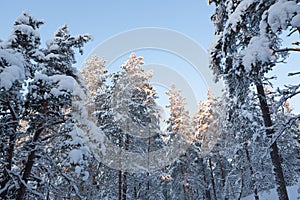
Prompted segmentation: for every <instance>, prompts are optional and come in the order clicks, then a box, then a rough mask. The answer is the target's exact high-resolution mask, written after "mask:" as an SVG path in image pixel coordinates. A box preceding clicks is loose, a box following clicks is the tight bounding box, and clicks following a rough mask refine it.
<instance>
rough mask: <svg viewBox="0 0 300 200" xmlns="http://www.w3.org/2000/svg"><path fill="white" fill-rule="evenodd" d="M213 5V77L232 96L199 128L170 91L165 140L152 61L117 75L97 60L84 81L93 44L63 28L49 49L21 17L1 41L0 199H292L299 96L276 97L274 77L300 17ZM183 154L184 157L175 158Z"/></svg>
mask: <svg viewBox="0 0 300 200" xmlns="http://www.w3.org/2000/svg"><path fill="white" fill-rule="evenodd" d="M209 3H214V4H215V6H216V7H215V13H214V14H213V16H212V21H213V22H214V24H215V28H216V31H215V35H216V39H215V43H214V44H213V45H212V48H211V49H210V57H211V62H210V67H211V69H212V70H213V71H214V73H215V75H216V78H217V79H222V80H224V82H225V88H224V93H223V94H222V95H223V96H222V97H214V96H212V95H211V92H210V91H208V93H207V99H206V100H205V101H201V102H199V106H198V111H197V112H196V114H195V115H194V116H190V114H189V112H188V111H187V110H186V108H185V99H184V97H182V96H181V92H180V90H178V89H177V88H176V86H175V85H173V86H171V87H170V89H169V90H168V91H167V93H166V95H167V96H168V98H169V104H168V106H167V107H166V109H169V113H170V115H169V117H168V119H167V120H166V124H167V128H166V129H165V130H163V129H161V128H160V120H161V116H160V109H159V106H158V105H157V103H156V99H157V98H158V94H157V92H156V90H155V89H154V87H153V86H152V85H151V81H150V79H151V77H152V73H151V72H147V71H145V70H144V69H143V64H144V60H143V58H142V57H140V56H136V55H135V54H134V53H132V54H130V56H129V59H128V60H127V61H125V62H124V64H122V65H121V66H120V69H119V71H117V72H114V73H111V72H109V71H108V70H107V69H106V63H105V60H104V59H100V58H99V57H97V56H92V57H91V58H90V59H89V60H88V61H87V62H86V63H85V66H84V67H83V68H82V69H81V70H80V71H78V70H77V69H76V68H74V67H73V64H74V63H75V62H76V61H75V50H76V49H78V50H79V52H80V53H82V48H83V46H84V44H85V43H86V42H88V41H89V40H90V39H91V36H90V35H77V36H73V35H71V34H70V32H69V29H68V27H67V26H63V27H60V28H59V29H58V30H57V31H56V32H55V34H54V37H53V38H52V39H50V40H49V41H47V42H46V45H45V47H42V45H41V43H40V41H41V38H40V36H39V33H38V29H39V27H40V26H41V25H42V24H43V23H44V22H43V21H41V20H37V19H35V18H34V17H33V16H31V15H30V14H28V13H23V14H22V15H21V16H20V17H18V18H17V19H16V21H15V24H14V26H13V32H12V34H11V35H10V36H9V38H8V39H7V40H3V41H2V40H1V41H0V199H20V200H21V199H118V200H126V199H127V200H130V199H156V200H159V199H161V200H164V199H185V200H190V199H206V200H210V199H214V200H216V199H225V200H230V199H241V198H242V197H245V196H248V195H254V198H255V199H256V200H258V199H259V198H260V195H259V193H260V192H261V191H264V190H269V189H272V188H277V192H278V196H279V198H280V199H288V194H287V191H286V187H287V186H291V185H295V184H299V182H297V181H299V177H300V156H299V155H300V127H299V125H300V124H299V118H300V117H299V115H296V114H294V113H293V110H292V108H291V107H290V105H289V103H288V100H289V99H290V98H292V97H294V96H296V95H297V94H299V93H300V91H299V89H300V85H289V86H286V88H277V89H274V88H272V85H271V84H269V83H270V82H271V81H272V80H270V79H268V78H267V74H268V72H270V71H272V69H273V67H274V66H275V65H276V64H277V63H279V62H282V60H284V59H286V58H287V56H288V53H289V52H290V51H294V50H297V48H281V39H282V32H283V31H284V30H287V29H288V28H290V31H291V32H292V33H295V32H296V31H298V30H299V27H300V5H299V3H298V2H297V1H288V0H278V1H276V0H272V1H258V0H234V1H230V0H222V1H217V0H210V1H209ZM283 8H284V9H283ZM249 12H251V13H256V14H255V15H249ZM295 74H296V75H297V73H294V75H295ZM178 141H181V142H182V143H181V142H178ZM174 144H176V145H178V146H176V147H182V146H184V147H186V148H185V149H184V152H183V153H181V154H180V155H177V153H178V149H180V148H167V147H169V146H172V145H174ZM112 147H114V148H112ZM161 150H165V152H163V153H161V152H162V151H161ZM126 152H132V153H133V154H134V155H139V156H140V157H141V158H142V159H143V161H144V162H137V163H135V162H133V161H132V160H130V159H129V158H128V156H127V154H126ZM154 152H160V154H159V156H160V157H157V158H155V159H154V158H153V153H154ZM172 154H174V155H177V156H176V157H174V158H173V159H171V162H168V161H169V160H168V161H167V160H166V159H167V158H165V157H168V156H169V157H170V155H172ZM162 155H164V156H165V157H164V156H162ZM154 157H155V156H154ZM171 157H172V156H171ZM168 159H169V158H168ZM135 164H137V165H135ZM157 166H160V167H158V168H157ZM155 167H156V168H155ZM133 169H134V170H133Z"/></svg>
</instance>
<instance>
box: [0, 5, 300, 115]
mask: <svg viewBox="0 0 300 200" xmlns="http://www.w3.org/2000/svg"><path fill="white" fill-rule="evenodd" d="M22 11H28V12H29V13H31V14H32V15H33V16H35V17H36V18H38V19H44V21H45V24H44V25H43V26H42V27H41V28H40V34H41V37H42V42H43V43H44V42H45V41H46V40H48V39H50V38H51V36H52V35H53V33H54V32H55V31H56V30H57V27H59V26H61V25H64V24H67V25H68V26H69V28H70V30H71V33H72V34H79V33H90V34H92V36H93V38H94V39H93V41H92V42H89V43H88V44H87V45H86V46H85V48H84V52H85V54H84V55H83V56H77V61H78V63H77V64H76V65H77V67H81V66H82V65H83V62H84V60H85V59H86V58H87V56H88V55H89V53H91V52H92V50H93V49H94V48H95V47H96V46H97V45H98V44H100V43H101V42H103V41H105V40H106V39H107V38H109V37H111V36H113V35H115V34H118V33H121V32H124V31H128V30H131V29H135V28H142V27H159V28H168V29H172V30H175V31H178V32H180V33H183V34H185V35H186V36H188V37H190V38H192V39H193V40H195V41H196V42H197V43H198V44H200V45H201V46H202V47H203V48H204V49H205V50H207V49H208V48H209V45H210V42H211V40H212V39H213V38H214V28H213V24H212V22H211V21H210V15H211V14H212V12H213V7H211V6H208V5H207V4H206V1H205V0H186V1H184V0H151V1H150V0H144V1H141V0H127V1H121V0H119V1H117V0H85V1H58V0H52V1H41V0H20V1H17V0H10V1H3V2H1V7H0V38H1V39H6V38H7V37H8V35H9V34H10V32H11V31H12V25H13V22H14V20H15V19H16V18H17V17H18V16H19V15H20V14H21V13H22ZM167 57H168V56H166V58H167ZM299 57H300V56H298V61H299ZM145 59H146V61H147V57H145ZM296 59H297V57H295V56H294V57H293V59H292V60H291V63H292V64H291V65H290V68H288V70H292V71H295V70H296V69H295V65H296V63H299V62H298V61H295V60H296ZM163 64H165V63H163ZM173 64H174V63H172V65H173ZM181 64H182V63H181ZM177 67H178V66H177ZM182 69H183V67H182V68H181V70H182ZM298 69H299V67H298ZM183 70H184V69H183ZM274 73H275V74H277V75H278V74H279V75H278V76H281V75H284V78H281V79H279V80H278V81H277V82H276V84H278V85H283V84H285V83H286V82H287V78H286V77H287V76H286V74H287V70H286V67H285V68H283V67H282V68H277V69H276V71H275V72H274ZM192 79H193V78H192ZM294 79H295V78H294ZM296 79H297V80H299V77H296ZM298 82H299V81H298ZM191 84H194V86H193V87H197V86H195V84H197V83H195V82H193V83H191ZM199 84H201V83H199ZM201 87H202V86H201ZM204 91H205V90H203V92H202V94H201V95H200V96H203V94H204V93H206V92H204ZM200 98H201V97H200ZM292 103H293V106H294V107H296V108H297V112H299V111H300V106H299V104H300V103H299V98H298V101H295V100H294V101H292Z"/></svg>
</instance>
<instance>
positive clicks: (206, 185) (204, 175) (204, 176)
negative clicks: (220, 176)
mask: <svg viewBox="0 0 300 200" xmlns="http://www.w3.org/2000/svg"><path fill="white" fill-rule="evenodd" d="M200 163H201V165H202V170H203V181H204V184H205V191H204V193H205V199H207V200H210V199H211V197H210V191H209V187H208V185H209V184H208V182H207V179H206V172H205V171H206V170H205V165H204V163H203V159H202V158H200Z"/></svg>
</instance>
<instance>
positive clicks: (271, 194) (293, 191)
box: [242, 180, 300, 200]
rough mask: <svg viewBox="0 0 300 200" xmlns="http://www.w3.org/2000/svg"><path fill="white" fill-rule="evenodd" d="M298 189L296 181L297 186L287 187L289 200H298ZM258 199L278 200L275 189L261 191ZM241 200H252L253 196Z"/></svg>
mask: <svg viewBox="0 0 300 200" xmlns="http://www.w3.org/2000/svg"><path fill="white" fill-rule="evenodd" d="M299 189H300V180H299V181H298V185H293V186H289V187H287V191H288V196H289V199H291V200H292V199H293V200H296V199H300V193H299V192H298V190H299ZM259 199H263V200H279V199H278V195H277V192H276V189H272V190H270V191H262V192H260V193H259ZM242 200H254V195H253V194H252V195H249V196H247V197H244V198H242Z"/></svg>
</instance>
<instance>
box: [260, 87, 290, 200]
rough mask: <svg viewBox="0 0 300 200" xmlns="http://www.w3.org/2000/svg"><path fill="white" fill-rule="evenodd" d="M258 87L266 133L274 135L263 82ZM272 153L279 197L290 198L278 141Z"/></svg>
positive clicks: (274, 144) (286, 199)
mask: <svg viewBox="0 0 300 200" xmlns="http://www.w3.org/2000/svg"><path fill="white" fill-rule="evenodd" d="M256 89H257V93H258V98H259V102H260V108H261V111H262V115H263V119H264V124H265V127H266V134H267V136H269V137H272V135H273V134H274V129H272V128H271V127H272V125H273V123H272V120H271V114H270V110H269V107H268V103H267V98H266V94H265V91H264V88H263V85H261V84H258V85H256ZM270 155H271V160H272V164H273V167H274V175H275V182H276V184H277V188H276V190H277V193H278V197H279V199H280V200H288V199H289V198H288V194H287V190H286V184H285V180H284V175H283V171H282V167H281V161H280V156H279V152H278V147H277V143H276V141H274V143H272V145H271V153H270Z"/></svg>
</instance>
